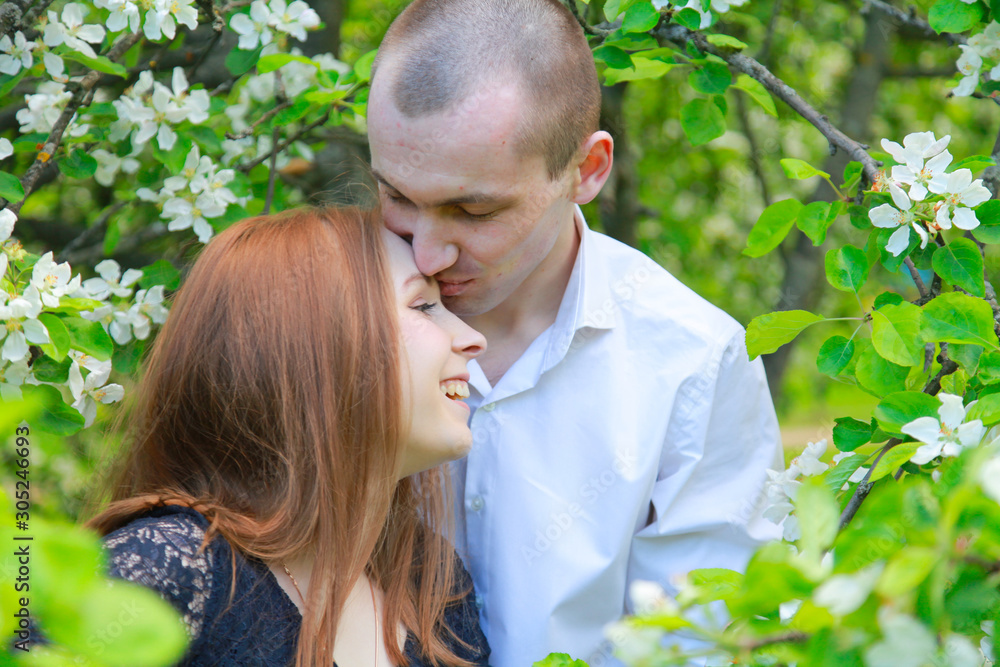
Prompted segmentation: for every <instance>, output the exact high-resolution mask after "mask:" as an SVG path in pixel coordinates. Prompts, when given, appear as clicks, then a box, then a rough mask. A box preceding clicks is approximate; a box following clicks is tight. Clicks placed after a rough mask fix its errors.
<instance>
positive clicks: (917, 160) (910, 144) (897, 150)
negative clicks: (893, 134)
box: [882, 132, 951, 172]
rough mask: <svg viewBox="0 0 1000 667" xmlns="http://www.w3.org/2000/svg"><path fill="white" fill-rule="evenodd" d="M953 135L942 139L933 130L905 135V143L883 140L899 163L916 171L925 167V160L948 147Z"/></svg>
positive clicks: (947, 135) (884, 146) (883, 144)
mask: <svg viewBox="0 0 1000 667" xmlns="http://www.w3.org/2000/svg"><path fill="white" fill-rule="evenodd" d="M950 141H951V135H950V134H946V135H945V136H943V137H941V138H940V139H937V138H935V136H934V133H933V132H913V133H911V134H908V135H906V136H905V137H903V145H902V146H900V145H899V144H897V143H896V142H895V141H889V140H888V139H883V140H882V148H884V149H885V152H886V153H888V154H889V155H891V156H892V159H893V160H895V161H896V162H898V163H899V164H905V165H906V166H908V167H909V168H910V169H912V170H913V171H915V172H919V171H920V170H921V169H923V168H924V160H929V159H931V158H933V157H935V156H936V155H938V154H939V153H941V152H942V151H944V149H946V148H947V147H948V143H949V142H950Z"/></svg>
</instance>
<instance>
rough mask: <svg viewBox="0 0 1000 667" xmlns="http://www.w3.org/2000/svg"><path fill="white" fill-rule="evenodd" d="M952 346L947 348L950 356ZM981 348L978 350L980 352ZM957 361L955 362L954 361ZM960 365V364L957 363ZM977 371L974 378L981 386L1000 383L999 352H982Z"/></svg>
mask: <svg viewBox="0 0 1000 667" xmlns="http://www.w3.org/2000/svg"><path fill="white" fill-rule="evenodd" d="M952 347H955V346H953V345H951V346H949V347H948V352H949V354H950V355H951V354H952V353H953V350H952V349H951V348H952ZM981 349H982V348H980V350H981ZM956 361H957V360H956ZM959 363H961V362H959ZM978 368H979V370H978V371H975V372H976V376H977V377H978V378H979V381H980V382H982V383H983V384H993V383H994V382H1000V352H997V351H990V352H984V353H982V355H981V356H980V357H979V363H978Z"/></svg>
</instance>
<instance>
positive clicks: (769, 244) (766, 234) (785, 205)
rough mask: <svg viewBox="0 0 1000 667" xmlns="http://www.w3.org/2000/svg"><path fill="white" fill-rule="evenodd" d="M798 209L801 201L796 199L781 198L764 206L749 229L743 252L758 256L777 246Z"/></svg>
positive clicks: (790, 225)
mask: <svg viewBox="0 0 1000 667" xmlns="http://www.w3.org/2000/svg"><path fill="white" fill-rule="evenodd" d="M800 210H802V203H801V202H800V201H799V200H797V199H782V200H781V201H776V202H774V203H773V204H771V205H770V206H768V207H767V208H765V209H764V210H763V212H761V214H760V217H759V218H757V222H756V223H755V224H754V226H753V229H751V230H750V235H749V237H747V247H746V248H745V249H744V250H743V254H744V255H747V256H749V257H760V256H762V255H765V254H767V253H769V252H771V251H772V250H774V249H775V248H776V247H778V244H779V243H781V242H782V241H783V240H784V239H785V237H786V236H788V232H790V231H791V229H792V225H794V224H795V219H796V218H797V217H798V215H799V211H800Z"/></svg>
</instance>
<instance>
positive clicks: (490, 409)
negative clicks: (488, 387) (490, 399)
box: [483, 403, 497, 412]
mask: <svg viewBox="0 0 1000 667" xmlns="http://www.w3.org/2000/svg"><path fill="white" fill-rule="evenodd" d="M496 406H497V404H496V403H487V404H486V405H484V406H483V411H484V412H493V408H495V407H496Z"/></svg>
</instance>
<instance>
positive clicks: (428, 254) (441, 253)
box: [410, 222, 458, 276]
mask: <svg viewBox="0 0 1000 667" xmlns="http://www.w3.org/2000/svg"><path fill="white" fill-rule="evenodd" d="M410 244H411V245H412V246H413V258H414V260H415V262H416V264H417V270H418V271H420V273H422V274H424V275H425V276H434V275H437V274H438V273H441V272H442V271H444V270H446V269H448V268H450V267H451V266H453V265H454V264H455V262H457V261H458V246H457V245H455V244H454V243H453V242H451V241H449V240H448V239H446V238H444V237H443V236H442V235H441V234H440V230H439V229H436V228H435V226H434V223H433V222H430V223H428V222H423V223H418V224H416V225H414V227H413V231H412V234H411V237H410Z"/></svg>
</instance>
